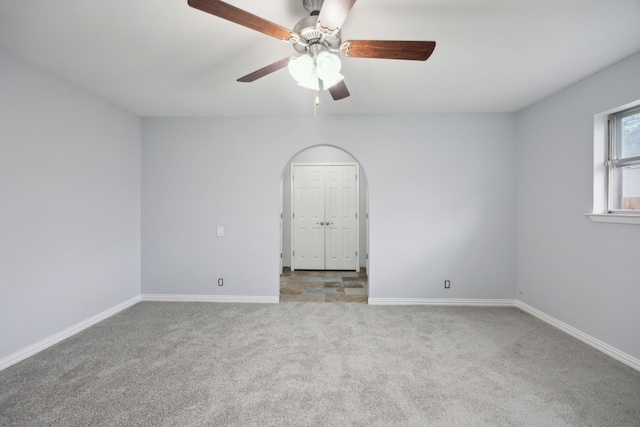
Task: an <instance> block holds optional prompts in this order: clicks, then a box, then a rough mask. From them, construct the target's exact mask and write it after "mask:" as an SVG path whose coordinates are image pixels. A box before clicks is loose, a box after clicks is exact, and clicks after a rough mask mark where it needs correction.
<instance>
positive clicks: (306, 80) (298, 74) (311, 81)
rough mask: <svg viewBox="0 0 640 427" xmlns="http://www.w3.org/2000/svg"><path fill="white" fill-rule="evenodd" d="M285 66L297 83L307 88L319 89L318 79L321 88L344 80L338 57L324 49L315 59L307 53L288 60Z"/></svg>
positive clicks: (326, 87) (327, 87)
mask: <svg viewBox="0 0 640 427" xmlns="http://www.w3.org/2000/svg"><path fill="white" fill-rule="evenodd" d="M287 67H288V69H289V74H291V76H292V77H293V78H294V79H295V80H296V81H297V82H298V85H300V86H302V87H305V88H307V89H312V90H320V82H319V80H318V79H321V80H322V88H323V89H329V88H330V87H332V86H334V85H335V84H337V83H339V82H341V81H342V80H344V76H343V75H342V74H340V68H342V62H341V61H340V58H339V57H338V56H337V55H334V54H332V53H329V52H326V51H322V52H320V53H319V54H318V56H317V57H316V59H315V61H314V59H313V57H311V55H309V54H305V55H300V56H299V57H297V58H294V59H292V60H291V61H289V64H288V66H287Z"/></svg>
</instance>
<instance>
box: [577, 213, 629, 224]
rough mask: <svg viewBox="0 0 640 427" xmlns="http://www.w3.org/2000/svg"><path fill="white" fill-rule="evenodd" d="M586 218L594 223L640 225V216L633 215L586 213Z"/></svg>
mask: <svg viewBox="0 0 640 427" xmlns="http://www.w3.org/2000/svg"><path fill="white" fill-rule="evenodd" d="M585 215H586V216H588V217H589V219H591V221H593V222H608V223H613V224H638V225H640V215H631V214H613V213H607V214H596V213H586V214H585Z"/></svg>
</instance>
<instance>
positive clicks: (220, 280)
mask: <svg viewBox="0 0 640 427" xmlns="http://www.w3.org/2000/svg"><path fill="white" fill-rule="evenodd" d="M218 286H224V280H222V277H221V278H219V279H218Z"/></svg>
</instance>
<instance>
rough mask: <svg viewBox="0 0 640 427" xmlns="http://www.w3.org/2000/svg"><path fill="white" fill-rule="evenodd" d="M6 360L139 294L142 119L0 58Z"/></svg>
mask: <svg viewBox="0 0 640 427" xmlns="http://www.w3.org/2000/svg"><path fill="white" fill-rule="evenodd" d="M0 93H1V94H2V95H1V96H0V236H1V237H0V358H2V357H4V356H7V355H9V354H12V353H14V352H16V351H19V350H21V349H23V348H25V347H27V346H29V345H31V344H34V343H35V342H38V341H39V340H42V339H44V338H48V337H50V336H51V335H53V334H55V333H58V332H60V331H63V330H64V329H66V328H69V327H71V326H73V325H75V324H77V323H79V322H81V321H84V320H86V319H88V318H90V317H92V316H94V315H96V314H98V313H100V312H102V311H104V310H106V309H108V308H111V307H113V306H115V305H117V304H119V303H121V302H123V301H126V300H128V299H130V298H133V297H135V296H136V295H139V294H140V119H139V118H138V117H136V116H134V115H132V114H129V113H126V112H124V111H123V110H120V109H119V108H116V107H114V106H112V105H110V104H108V103H107V102H105V101H103V100H101V99H99V98H97V97H95V96H93V95H91V94H89V93H87V92H86V91H83V90H81V89H79V88H77V87H75V86H73V85H71V84H68V83H65V82H63V81H61V80H58V79H56V78H54V77H53V76H51V74H48V73H45V72H43V71H41V70H39V69H37V68H35V67H32V66H30V65H27V64H26V63H24V62H22V61H20V60H18V59H16V58H14V57H12V56H9V55H7V54H5V53H3V52H2V51H0Z"/></svg>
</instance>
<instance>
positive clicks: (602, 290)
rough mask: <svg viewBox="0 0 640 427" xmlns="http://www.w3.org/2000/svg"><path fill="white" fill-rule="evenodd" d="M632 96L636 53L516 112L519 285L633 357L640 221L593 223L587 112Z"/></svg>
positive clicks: (534, 302)
mask: <svg viewBox="0 0 640 427" xmlns="http://www.w3.org/2000/svg"><path fill="white" fill-rule="evenodd" d="M638 99H640V54H636V55H634V56H632V57H630V58H628V59H626V60H624V61H622V62H620V63H618V64H615V65H613V66H611V67H608V68H606V69H605V70H603V71H601V72H599V73H597V74H595V75H593V76H591V77H589V78H587V79H585V80H583V81H580V82H578V83H576V84H574V85H573V86H571V87H569V88H567V89H565V90H563V91H561V92H559V93H557V94H555V95H553V96H551V97H549V98H547V99H545V100H543V101H540V102H538V103H537V104H535V105H532V106H530V107H529V108H526V109H525V110H523V111H522V112H520V113H519V114H518V115H517V166H518V174H517V176H518V181H517V182H518V187H517V194H518V226H517V227H518V228H517V230H518V231H517V233H518V251H517V253H518V292H519V295H518V297H519V299H521V300H522V301H524V302H525V303H527V304H529V305H531V306H533V307H535V308H537V309H539V310H541V311H543V312H545V313H547V314H549V315H551V316H553V317H555V318H557V319H559V320H561V321H563V322H566V323H568V324H569V325H571V326H573V327H575V328H577V329H579V330H581V331H583V332H585V333H587V334H589V335H591V336H593V337H595V338H598V339H600V340H602V341H604V342H606V343H608V344H609V345H612V346H614V347H616V348H618V349H620V350H622V351H624V352H626V353H628V354H630V355H632V356H634V357H636V358H640V339H639V337H640V335H639V333H638V325H640V310H639V309H638V307H639V303H640V245H639V243H640V226H638V225H623V224H597V223H594V222H592V221H591V220H590V219H588V218H586V217H585V216H583V213H585V212H590V211H591V208H592V200H593V192H592V188H593V144H594V135H593V126H594V115H596V114H598V113H601V112H603V111H608V110H610V109H612V108H616V107H619V106H621V105H625V104H627V103H630V102H632V101H637V100H638Z"/></svg>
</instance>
